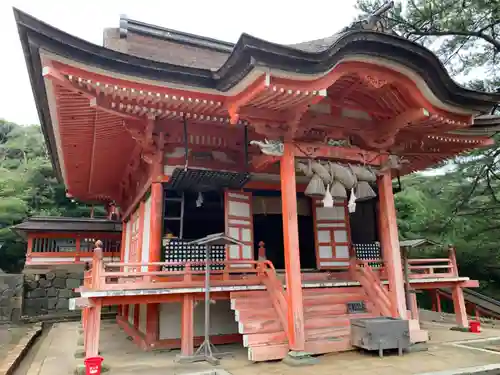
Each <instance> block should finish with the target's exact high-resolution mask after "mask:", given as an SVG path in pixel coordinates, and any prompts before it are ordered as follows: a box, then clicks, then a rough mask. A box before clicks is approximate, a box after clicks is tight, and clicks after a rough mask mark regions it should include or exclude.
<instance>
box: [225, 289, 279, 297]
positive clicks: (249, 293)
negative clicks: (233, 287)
mask: <svg viewBox="0 0 500 375" xmlns="http://www.w3.org/2000/svg"><path fill="white" fill-rule="evenodd" d="M229 297H230V298H231V299H253V298H269V292H268V291H267V290H245V291H240V292H230V293H229Z"/></svg>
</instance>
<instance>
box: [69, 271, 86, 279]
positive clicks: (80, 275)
mask: <svg viewBox="0 0 500 375" xmlns="http://www.w3.org/2000/svg"><path fill="white" fill-rule="evenodd" d="M68 279H77V280H80V281H81V280H83V272H72V273H69V274H68Z"/></svg>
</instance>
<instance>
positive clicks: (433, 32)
mask: <svg viewBox="0 0 500 375" xmlns="http://www.w3.org/2000/svg"><path fill="white" fill-rule="evenodd" d="M408 35H410V36H411V35H422V36H472V37H476V38H480V39H483V40H484V41H486V42H488V43H490V44H491V45H493V46H494V47H495V49H497V50H498V51H500V41H498V40H496V39H494V38H493V37H491V36H489V35H486V34H484V33H482V32H477V31H459V30H447V31H439V30H425V31H420V30H414V31H410V32H408Z"/></svg>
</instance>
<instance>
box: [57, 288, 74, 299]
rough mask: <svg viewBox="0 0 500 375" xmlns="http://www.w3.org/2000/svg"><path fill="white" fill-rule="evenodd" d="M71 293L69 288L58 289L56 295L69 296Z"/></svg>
mask: <svg viewBox="0 0 500 375" xmlns="http://www.w3.org/2000/svg"><path fill="white" fill-rule="evenodd" d="M71 293H72V291H71V290H68V289H60V290H59V294H58V296H59V298H71Z"/></svg>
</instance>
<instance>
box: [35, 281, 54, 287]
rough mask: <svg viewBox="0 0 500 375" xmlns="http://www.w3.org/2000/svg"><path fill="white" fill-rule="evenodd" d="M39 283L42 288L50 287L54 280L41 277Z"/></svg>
mask: <svg viewBox="0 0 500 375" xmlns="http://www.w3.org/2000/svg"><path fill="white" fill-rule="evenodd" d="M38 285H40V288H48V287H49V286H51V285H52V281H50V280H48V279H40V280H39V281H38Z"/></svg>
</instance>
